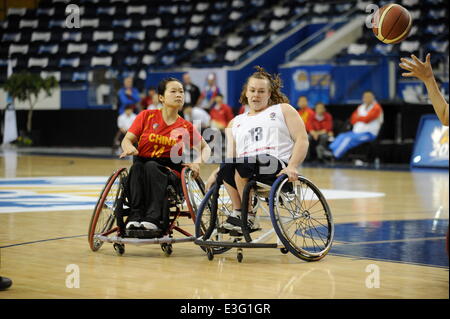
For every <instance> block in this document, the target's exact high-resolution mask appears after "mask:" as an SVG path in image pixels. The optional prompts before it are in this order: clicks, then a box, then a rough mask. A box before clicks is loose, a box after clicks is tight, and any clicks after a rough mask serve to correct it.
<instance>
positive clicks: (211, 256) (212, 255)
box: [206, 249, 214, 261]
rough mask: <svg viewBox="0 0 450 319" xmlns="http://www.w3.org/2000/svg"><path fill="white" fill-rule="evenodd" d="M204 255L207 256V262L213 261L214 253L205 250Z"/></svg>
mask: <svg viewBox="0 0 450 319" xmlns="http://www.w3.org/2000/svg"><path fill="white" fill-rule="evenodd" d="M206 255H207V256H208V260H210V261H211V260H213V259H214V253H213V251H212V249H207V250H206Z"/></svg>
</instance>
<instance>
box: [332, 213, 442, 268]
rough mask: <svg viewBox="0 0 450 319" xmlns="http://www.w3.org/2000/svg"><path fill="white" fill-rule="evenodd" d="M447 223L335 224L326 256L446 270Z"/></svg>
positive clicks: (408, 221)
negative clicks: (334, 255)
mask: <svg viewBox="0 0 450 319" xmlns="http://www.w3.org/2000/svg"><path fill="white" fill-rule="evenodd" d="M447 231H448V219H424V220H393V221H379V222H364V223H347V224H336V228H335V235H334V241H335V242H336V244H335V245H334V246H333V247H332V248H331V251H330V253H331V254H336V255H346V256H354V257H361V258H370V259H381V260H386V261H394V262H404V263H413V264H423V265H428V266H436V267H448V265H449V261H448V255H447V252H446V249H445V243H446V235H447Z"/></svg>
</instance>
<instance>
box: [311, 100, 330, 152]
mask: <svg viewBox="0 0 450 319" xmlns="http://www.w3.org/2000/svg"><path fill="white" fill-rule="evenodd" d="M308 138H309V146H310V147H309V149H310V150H311V151H312V152H314V151H315V152H316V155H317V158H318V159H319V160H322V157H323V150H324V149H325V150H326V147H327V145H328V142H329V141H330V139H332V138H333V117H332V116H331V114H330V113H328V112H327V110H326V108H325V104H323V103H322V102H318V103H317V104H316V107H315V112H314V116H313V118H312V119H311V131H309V134H308Z"/></svg>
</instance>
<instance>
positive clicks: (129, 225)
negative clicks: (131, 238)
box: [125, 221, 141, 229]
mask: <svg viewBox="0 0 450 319" xmlns="http://www.w3.org/2000/svg"><path fill="white" fill-rule="evenodd" d="M140 227H141V223H140V222H133V221H131V222H128V223H127V226H126V227H125V228H126V229H139V228H140Z"/></svg>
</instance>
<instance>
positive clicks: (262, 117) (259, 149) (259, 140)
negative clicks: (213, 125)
mask: <svg viewBox="0 0 450 319" xmlns="http://www.w3.org/2000/svg"><path fill="white" fill-rule="evenodd" d="M232 133H233V137H234V140H235V141H236V155H237V157H249V156H256V155H261V154H269V155H271V156H273V157H276V158H278V159H280V160H282V161H284V162H288V161H289V158H290V157H291V154H292V149H293V147H294V141H293V140H292V138H291V135H290V134H289V130H288V128H287V125H286V121H285V119H284V115H283V112H282V110H281V105H280V104H277V105H273V106H270V107H268V108H267V109H265V110H264V111H262V112H260V113H258V114H256V115H249V114H248V112H245V113H243V114H240V115H238V116H236V117H235V118H234V119H233V126H232Z"/></svg>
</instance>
